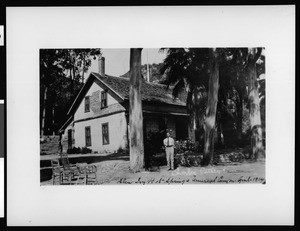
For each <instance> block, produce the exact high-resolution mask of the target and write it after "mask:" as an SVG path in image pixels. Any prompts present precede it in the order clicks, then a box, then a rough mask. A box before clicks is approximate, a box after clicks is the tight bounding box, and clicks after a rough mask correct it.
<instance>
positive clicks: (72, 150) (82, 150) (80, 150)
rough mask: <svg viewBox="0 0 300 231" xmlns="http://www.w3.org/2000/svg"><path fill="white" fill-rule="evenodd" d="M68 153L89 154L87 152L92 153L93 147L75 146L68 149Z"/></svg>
mask: <svg viewBox="0 0 300 231" xmlns="http://www.w3.org/2000/svg"><path fill="white" fill-rule="evenodd" d="M67 153H68V154H87V153H92V149H90V148H87V147H82V148H80V147H73V148H70V149H68V150H67Z"/></svg>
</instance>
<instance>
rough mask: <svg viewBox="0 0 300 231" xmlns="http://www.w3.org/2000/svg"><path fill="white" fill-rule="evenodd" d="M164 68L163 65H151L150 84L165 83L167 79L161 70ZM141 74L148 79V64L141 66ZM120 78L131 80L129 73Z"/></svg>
mask: <svg viewBox="0 0 300 231" xmlns="http://www.w3.org/2000/svg"><path fill="white" fill-rule="evenodd" d="M162 66H163V64H162V63H158V64H156V63H153V64H149V77H150V82H152V83H160V82H163V81H164V80H165V79H166V76H165V75H164V74H161V73H160V69H161V67H162ZM141 73H142V76H143V78H144V79H146V77H147V64H144V65H142V66H141ZM120 77H124V78H129V71H128V72H126V73H125V74H123V75H121V76H120Z"/></svg>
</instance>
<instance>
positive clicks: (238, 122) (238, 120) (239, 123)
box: [236, 91, 244, 145]
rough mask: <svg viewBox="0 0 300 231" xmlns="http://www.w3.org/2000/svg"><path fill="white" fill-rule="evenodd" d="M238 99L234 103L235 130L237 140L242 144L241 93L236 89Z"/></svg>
mask: <svg viewBox="0 0 300 231" xmlns="http://www.w3.org/2000/svg"><path fill="white" fill-rule="evenodd" d="M238 94H239V99H238V100H237V104H236V112H237V118H236V128H237V129H236V130H237V140H238V143H239V144H240V145H241V144H242V134H243V105H244V104H243V98H242V97H243V95H242V93H241V92H240V91H238Z"/></svg>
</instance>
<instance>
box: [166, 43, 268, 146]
mask: <svg viewBox="0 0 300 231" xmlns="http://www.w3.org/2000/svg"><path fill="white" fill-rule="evenodd" d="M162 51H166V52H167V57H166V58H165V60H164V62H163V66H162V68H161V73H163V74H165V75H166V80H165V81H164V83H165V84H168V85H173V86H174V91H173V95H174V97H176V96H177V95H178V94H179V93H180V92H181V91H187V92H188V97H187V108H188V112H189V113H190V118H191V122H192V123H194V122H195V123H196V127H197V128H198V129H199V128H201V127H202V126H203V122H204V118H205V110H206V103H207V91H208V90H207V89H208V88H207V87H208V79H209V65H208V61H209V58H208V48H164V49H162ZM218 52H219V61H220V65H219V92H218V105H217V117H216V127H217V129H219V130H220V132H222V133H223V132H224V133H225V134H223V135H224V138H225V139H224V140H226V141H230V142H233V143H238V144H240V145H243V144H245V140H242V138H243V137H244V135H243V134H245V130H246V129H245V128H247V126H248V124H249V121H247V122H245V119H247V120H249V113H248V112H246V111H245V106H246V108H247V107H248V87H247V86H248V77H247V72H246V67H247V64H248V61H249V60H248V59H249V57H248V48H220V49H218ZM256 66H257V74H258V76H259V75H261V74H263V73H264V72H265V57H264V55H261V56H260V57H259V59H258V61H257V63H256ZM259 84H260V97H261V108H262V109H263V110H264V100H265V97H264V96H265V93H264V92H265V83H264V80H261V81H259ZM262 121H263V122H262V124H264V113H263V115H262ZM247 123H248V124H247ZM263 126H264V125H263ZM224 129H226V131H223V130H224ZM225 136H226V137H225ZM231 140H232V141H231ZM247 140H248V141H249V140H250V139H247ZM228 145H230V144H229V143H228Z"/></svg>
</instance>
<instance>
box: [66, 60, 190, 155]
mask: <svg viewBox="0 0 300 231" xmlns="http://www.w3.org/2000/svg"><path fill="white" fill-rule="evenodd" d="M99 62H100V64H99V73H94V72H92V73H91V74H90V75H89V77H88V79H87V81H86V83H85V85H84V86H83V87H82V89H81V91H80V92H79V94H78V95H77V97H76V99H75V100H74V102H73V104H72V106H71V108H70V109H69V111H68V115H69V119H68V121H67V122H66V123H65V124H64V125H63V126H62V128H61V131H63V132H64V133H63V141H64V143H65V145H64V151H66V150H67V149H68V148H72V147H88V148H90V149H92V151H93V152H97V153H107V152H109V153H111V152H116V151H117V150H118V149H125V148H126V146H127V144H128V126H129V125H128V124H129V118H128V109H129V79H128V78H124V77H114V76H109V75H105V74H104V58H101V59H100V61H99ZM185 97H186V96H183V99H182V100H180V99H178V98H177V99H174V98H173V96H172V88H169V89H167V87H166V86H165V85H162V84H155V83H149V82H145V81H143V83H142V110H143V121H144V137H145V138H146V139H147V137H148V134H150V132H160V131H164V130H165V129H171V130H172V132H171V133H172V136H173V137H174V138H176V139H185V138H188V137H190V138H192V139H194V135H195V134H194V132H193V130H192V129H190V128H189V122H188V121H189V115H188V113H187V110H186V103H185Z"/></svg>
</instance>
